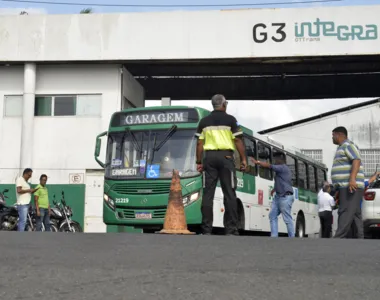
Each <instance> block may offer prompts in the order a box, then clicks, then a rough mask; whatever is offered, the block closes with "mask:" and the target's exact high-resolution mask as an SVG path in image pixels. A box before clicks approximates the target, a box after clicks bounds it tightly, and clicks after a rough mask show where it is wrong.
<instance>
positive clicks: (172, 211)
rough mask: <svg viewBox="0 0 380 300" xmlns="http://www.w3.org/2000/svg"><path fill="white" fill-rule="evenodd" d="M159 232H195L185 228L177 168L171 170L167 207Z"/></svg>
mask: <svg viewBox="0 0 380 300" xmlns="http://www.w3.org/2000/svg"><path fill="white" fill-rule="evenodd" d="M160 233H167V234H195V233H194V232H190V231H189V230H188V229H187V223H186V216H185V209H184V208H183V200H182V187H181V183H180V178H179V172H178V171H177V170H173V176H172V183H171V185H170V193H169V202H168V209H167V210H166V215H165V222H164V228H163V229H162V230H161V231H160Z"/></svg>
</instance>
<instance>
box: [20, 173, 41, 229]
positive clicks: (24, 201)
mask: <svg viewBox="0 0 380 300" xmlns="http://www.w3.org/2000/svg"><path fill="white" fill-rule="evenodd" d="M32 174H33V170H32V169H30V168H27V169H25V170H24V172H23V173H22V176H21V177H19V178H18V179H17V180H16V197H17V210H18V217H19V220H18V226H17V227H18V231H25V225H26V219H27V217H28V211H29V205H30V200H31V199H32V194H33V193H34V192H36V191H37V190H38V188H35V189H31V188H30V185H29V183H28V180H29V179H30V178H31V177H32Z"/></svg>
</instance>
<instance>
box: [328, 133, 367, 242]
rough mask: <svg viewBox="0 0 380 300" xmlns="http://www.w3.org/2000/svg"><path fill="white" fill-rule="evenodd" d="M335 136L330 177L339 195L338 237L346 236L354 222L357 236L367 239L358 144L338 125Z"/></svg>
mask: <svg viewBox="0 0 380 300" xmlns="http://www.w3.org/2000/svg"><path fill="white" fill-rule="evenodd" d="M332 139H333V143H334V144H335V145H338V148H337V150H336V153H335V157H334V162H333V167H332V169H331V179H332V183H333V185H334V186H335V187H336V189H337V193H339V195H336V197H339V210H338V214H339V220H338V229H337V231H336V233H335V238H345V237H346V236H347V234H348V233H349V232H350V229H351V224H352V222H353V221H354V222H355V224H356V228H357V230H358V235H357V236H358V238H364V232H363V221H362V214H361V208H360V201H361V200H362V198H363V195H364V169H363V164H362V163H361V157H360V153H359V149H358V147H357V146H356V145H355V144H354V143H353V142H352V141H350V140H349V139H348V138H347V129H346V128H344V127H337V128H335V129H334V130H333V132H332Z"/></svg>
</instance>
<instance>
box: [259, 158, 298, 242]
mask: <svg viewBox="0 0 380 300" xmlns="http://www.w3.org/2000/svg"><path fill="white" fill-rule="evenodd" d="M273 158H274V164H270V163H266V162H262V161H257V160H255V159H253V162H254V163H255V164H257V165H259V166H260V167H263V168H269V169H272V170H273V171H274V172H275V173H276V176H275V179H274V190H275V193H276V194H275V196H274V199H273V201H272V207H271V211H270V213H269V221H270V229H271V237H278V216H279V215H280V213H281V214H282V218H283V219H284V222H285V224H286V227H287V229H288V236H289V237H291V238H293V237H294V236H295V233H294V224H293V219H292V206H293V202H294V195H293V187H292V172H291V171H290V169H289V167H288V166H287V164H286V157H285V155H284V154H283V153H280V152H276V153H274V154H273Z"/></svg>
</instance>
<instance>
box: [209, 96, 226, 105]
mask: <svg viewBox="0 0 380 300" xmlns="http://www.w3.org/2000/svg"><path fill="white" fill-rule="evenodd" d="M225 102H227V101H226V98H225V97H224V96H223V95H221V94H216V95H214V96H213V97H212V98H211V103H212V106H213V107H221V106H222V105H223V103H225Z"/></svg>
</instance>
